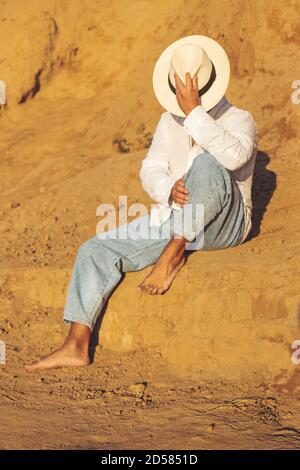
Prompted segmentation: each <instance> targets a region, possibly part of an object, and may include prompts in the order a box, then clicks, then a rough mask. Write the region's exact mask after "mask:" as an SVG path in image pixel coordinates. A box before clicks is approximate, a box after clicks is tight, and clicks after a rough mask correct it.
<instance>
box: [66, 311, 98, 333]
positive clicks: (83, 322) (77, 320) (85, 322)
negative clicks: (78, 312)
mask: <svg viewBox="0 0 300 470" xmlns="http://www.w3.org/2000/svg"><path fill="white" fill-rule="evenodd" d="M63 321H64V322H65V323H71V322H75V323H80V324H81V325H86V326H88V327H89V329H90V330H91V331H92V330H93V325H92V322H89V321H88V320H85V319H84V320H83V319H82V318H76V317H74V315H67V314H65V315H64V317H63Z"/></svg>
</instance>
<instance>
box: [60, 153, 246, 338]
mask: <svg viewBox="0 0 300 470" xmlns="http://www.w3.org/2000/svg"><path fill="white" fill-rule="evenodd" d="M185 186H186V188H187V189H188V191H189V204H190V205H192V206H195V205H196V204H203V207H204V237H203V238H204V243H203V247H202V248H201V249H203V250H215V249H222V248H227V247H232V246H236V245H238V244H240V243H241V241H242V238H243V233H244V223H245V222H244V206H243V201H242V197H241V193H240V191H239V188H238V187H237V185H236V183H235V182H234V181H233V179H232V177H231V176H230V173H229V172H228V171H227V170H226V169H225V168H224V167H223V166H222V165H221V164H220V163H219V162H218V161H217V160H216V159H215V158H214V157H213V156H212V155H210V154H209V153H202V154H199V155H198V156H197V157H196V158H195V159H194V161H193V163H192V166H191V167H190V169H189V170H188V172H187V174H186V175H185ZM185 210H186V206H184V207H183V208H182V209H180V210H173V211H172V213H171V215H170V217H169V219H168V220H167V221H165V222H164V223H163V224H162V225H161V226H155V227H151V238H149V237H144V232H143V231H142V230H138V231H137V230H135V229H136V228H137V226H139V227H141V226H144V227H145V226H146V227H147V228H148V227H149V221H150V216H149V215H146V216H142V217H141V218H137V219H134V220H133V221H131V222H129V224H124V225H122V226H120V227H119V228H117V229H115V230H113V231H110V232H109V233H108V232H106V233H101V234H97V235H95V236H94V237H92V238H90V239H89V240H86V241H85V242H83V243H82V245H81V246H80V248H79V250H78V252H77V256H76V260H75V264H74V267H73V271H72V276H71V280H70V283H69V286H68V292H67V299H66V303H65V308H64V321H65V322H67V323H70V322H77V323H81V324H84V325H87V326H88V327H89V328H90V329H91V330H93V328H94V326H95V323H96V321H97V318H98V316H99V314H100V312H101V310H102V308H103V306H104V304H105V302H106V300H107V299H108V297H109V295H110V294H111V292H112V291H113V290H114V288H115V287H116V286H117V285H118V283H119V282H120V280H121V279H122V277H123V274H124V273H126V272H129V271H138V270H140V269H143V268H145V267H146V266H149V265H152V264H154V263H155V262H156V260H157V259H158V258H159V256H160V254H161V252H162V251H163V249H164V248H165V246H166V245H167V244H168V242H169V240H170V238H171V237H172V235H173V234H178V235H184V236H185V238H187V240H189V241H193V239H194V238H195V237H196V236H197V235H198V234H197V233H196V230H197V227H198V225H197V223H196V222H197V221H195V220H192V222H191V224H190V225H189V226H188V227H186V226H184V230H183V229H182V227H181V225H180V226H179V225H178V223H177V220H178V218H176V217H177V216H178V213H180V212H182V214H183V215H184V211H185ZM175 212H176V213H177V214H176V215H175ZM196 215H197V212H196V211H195V216H196ZM128 229H129V233H132V234H134V235H133V236H132V237H128V238H127V239H124V238H122V231H124V230H125V231H126V230H127V231H128ZM116 230H117V232H116ZM116 233H118V235H119V236H118V237H113V236H114V235H115V234H116ZM138 233H142V235H141V236H138V235H137V234H138ZM120 235H121V236H120ZM187 269H188V268H187Z"/></svg>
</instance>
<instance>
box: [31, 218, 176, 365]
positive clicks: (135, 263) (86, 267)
mask: <svg viewBox="0 0 300 470" xmlns="http://www.w3.org/2000/svg"><path fill="white" fill-rule="evenodd" d="M149 220H150V219H149V216H144V217H142V218H140V219H135V220H134V221H132V222H130V223H129V224H126V225H123V226H121V227H120V228H119V229H117V232H116V231H115V230H113V231H110V232H109V234H105V233H103V234H98V235H95V236H94V237H92V238H91V239H89V240H87V241H85V242H84V243H83V244H82V245H81V247H80V249H79V251H78V253H77V256H76V260H75V264H74V268H73V271H72V276H71V280H70V283H69V287H68V292H67V299H66V304H65V309H64V321H65V322H67V323H71V327H70V331H69V335H68V337H67V339H66V341H65V343H64V344H63V345H62V346H61V348H59V349H58V350H57V351H55V352H54V353H52V354H50V355H49V356H47V357H46V358H45V359H42V360H40V361H36V362H35V363H33V364H31V365H30V366H26V369H27V370H40V369H50V368H55V367H66V366H70V367H72V366H73V367H74V366H83V365H87V364H89V357H88V346H89V340H90V336H91V331H92V330H93V327H94V325H95V323H96V321H97V318H98V316H99V314H100V312H101V309H102V307H103V305H104V303H105V301H106V300H107V298H108V296H109V294H110V293H111V292H112V290H113V289H114V288H115V287H116V286H117V284H118V283H119V282H120V280H121V278H122V274H123V273H125V272H128V271H137V270H140V269H143V268H144V267H146V266H148V265H150V264H153V263H154V262H155V261H156V260H157V258H158V257H159V255H160V254H161V252H162V250H163V249H164V247H165V245H166V244H167V243H168V241H169V239H170V236H171V232H170V227H169V225H168V222H165V223H164V224H163V225H162V226H161V227H151V229H150V228H149ZM141 226H142V229H141V230H139V229H140V227H141ZM147 228H148V230H145V229H147ZM150 230H151V232H150ZM119 232H120V233H119ZM126 233H127V234H128V238H120V237H122V236H124V234H126ZM115 234H116V235H117V238H112V237H113V236H114V235H115ZM145 235H146V236H145ZM110 237H111V238H110ZM118 237H119V238H118Z"/></svg>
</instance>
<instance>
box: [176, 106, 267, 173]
mask: <svg viewBox="0 0 300 470" xmlns="http://www.w3.org/2000/svg"><path fill="white" fill-rule="evenodd" d="M183 125H184V127H185V128H186V129H187V131H188V133H189V134H190V135H191V136H192V137H193V139H194V140H195V142H197V144H199V145H200V146H201V147H202V148H203V149H204V150H206V151H207V152H209V153H211V155H213V156H214V157H215V158H216V159H217V160H218V161H219V162H220V163H221V164H222V165H223V166H224V167H225V168H227V169H228V170H231V171H234V170H238V169H239V168H241V167H242V166H243V165H244V164H245V163H246V162H247V161H248V160H249V159H250V158H251V155H252V153H253V151H254V149H255V147H256V145H257V137H258V136H257V128H256V124H255V121H254V118H253V117H252V115H251V114H250V113H249V112H248V111H244V110H238V112H236V113H232V116H231V117H229V118H228V120H227V121H226V127H225V126H224V127H223V126H222V125H221V123H218V122H216V121H215V120H214V119H213V118H212V117H211V116H210V115H209V114H208V113H207V112H206V111H205V110H204V108H203V107H202V106H201V105H199V106H196V107H195V108H194V109H193V110H192V111H191V112H190V113H189V114H188V115H187V117H186V118H185V120H184V121H183Z"/></svg>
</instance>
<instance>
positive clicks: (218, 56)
mask: <svg viewBox="0 0 300 470" xmlns="http://www.w3.org/2000/svg"><path fill="white" fill-rule="evenodd" d="M174 72H176V73H177V74H178V75H179V77H180V78H181V80H182V81H183V83H185V74H186V72H190V74H191V77H192V78H193V76H194V75H195V74H197V76H198V88H199V94H200V96H201V104H202V106H203V108H204V109H205V110H206V111H209V110H210V109H211V108H213V107H214V106H215V105H216V104H217V103H218V101H220V99H221V98H222V97H223V96H224V94H225V91H226V89H227V86H228V83H229V77H230V64H229V60H228V57H227V54H226V52H225V51H224V49H223V47H222V46H220V44H219V43H217V42H216V41H215V40H214V39H211V38H209V37H207V36H201V35H192V36H185V37H183V38H181V39H178V40H177V41H175V42H173V43H172V44H170V45H169V46H168V47H167V48H166V49H165V50H164V51H163V52H162V54H161V55H160V56H159V58H158V60H157V62H156V64H155V67H154V71H153V76H152V81H153V89H154V93H155V96H156V98H157V100H158V101H159V103H160V104H161V105H162V106H163V107H164V108H165V109H166V110H167V111H170V112H171V113H173V114H176V115H177V116H185V114H184V112H183V111H182V110H181V108H180V107H179V105H178V102H177V99H176V89H175V78H174Z"/></svg>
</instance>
